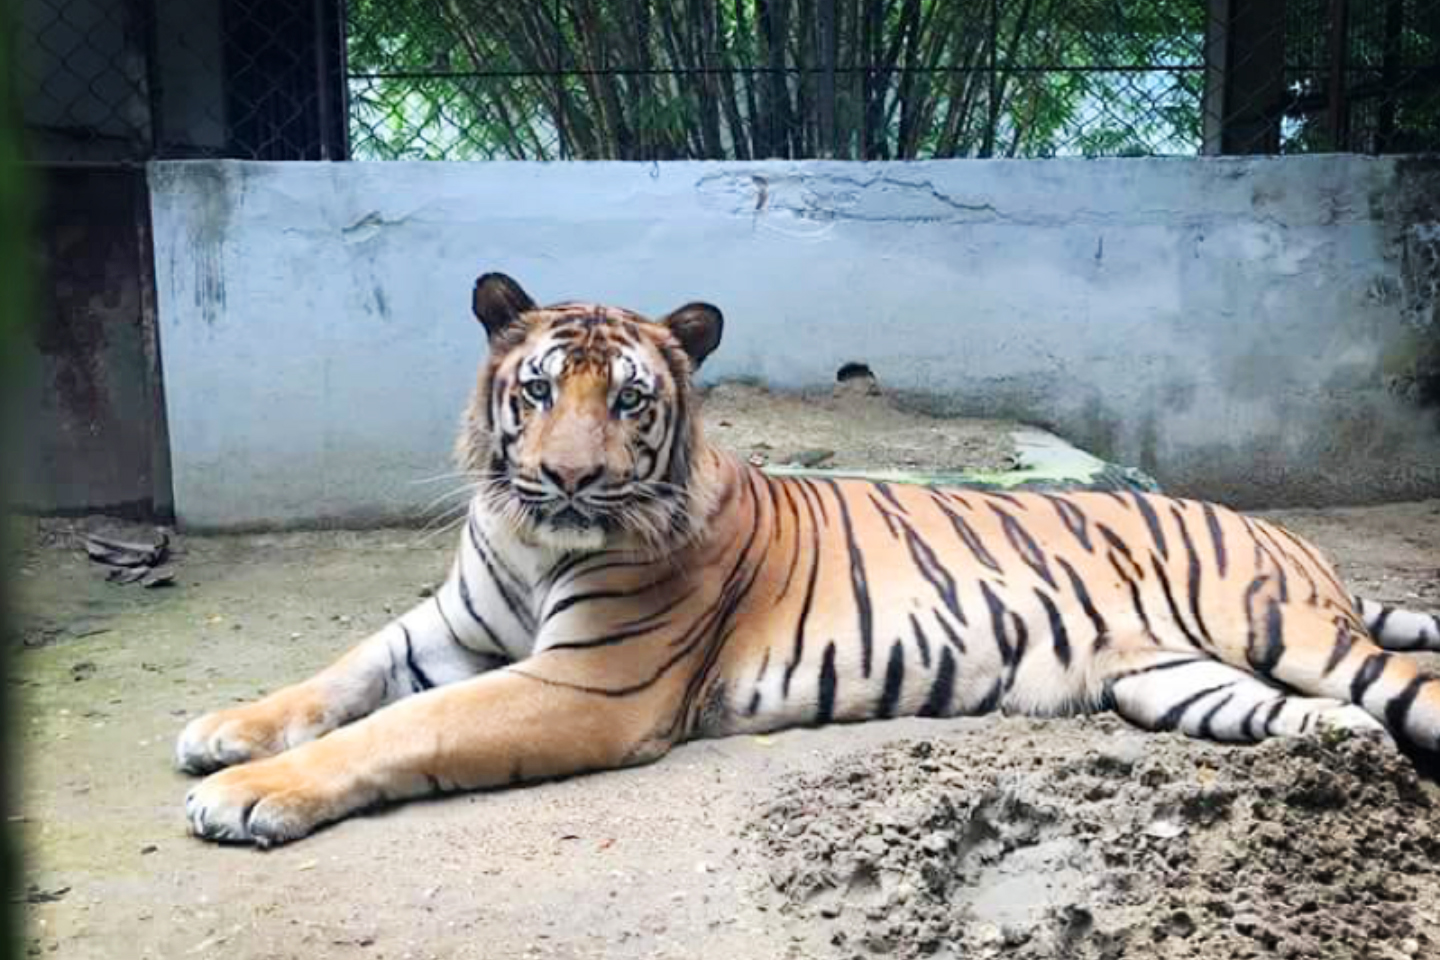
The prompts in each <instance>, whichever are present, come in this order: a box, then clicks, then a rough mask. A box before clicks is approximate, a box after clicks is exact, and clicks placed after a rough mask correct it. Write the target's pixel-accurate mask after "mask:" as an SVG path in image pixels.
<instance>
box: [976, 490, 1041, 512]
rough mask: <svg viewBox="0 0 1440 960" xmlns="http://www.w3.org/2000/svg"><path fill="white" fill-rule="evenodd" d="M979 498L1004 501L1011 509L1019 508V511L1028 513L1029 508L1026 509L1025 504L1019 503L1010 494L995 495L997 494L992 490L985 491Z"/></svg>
mask: <svg viewBox="0 0 1440 960" xmlns="http://www.w3.org/2000/svg"><path fill="white" fill-rule="evenodd" d="M981 496H983V497H994V498H995V499H996V500H1004V501H1005V502H1006V503H1008V504H1010V505H1011V506H1012V507H1019V508H1020V509H1021V510H1024V511H1026V512H1029V510H1030V508H1029V507H1027V506H1025V504H1024V503H1023V502H1021V501H1020V500H1019V499H1018V498H1016V497H1012V496H1011V495H1010V494H1008V493H997V492H996V491H994V490H986V491H985V492H984V493H982V494H981Z"/></svg>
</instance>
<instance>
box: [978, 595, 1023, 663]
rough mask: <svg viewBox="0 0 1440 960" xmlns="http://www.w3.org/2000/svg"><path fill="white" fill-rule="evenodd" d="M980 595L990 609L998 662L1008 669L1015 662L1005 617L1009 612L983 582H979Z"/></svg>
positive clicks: (991, 627) (1013, 649)
mask: <svg viewBox="0 0 1440 960" xmlns="http://www.w3.org/2000/svg"><path fill="white" fill-rule="evenodd" d="M980 593H981V594H982V595H983V596H984V597H985V606H987V607H989V608H990V629H991V630H992V631H993V632H994V635H995V647H996V649H998V650H999V651H1000V662H1001V663H1003V664H1004V665H1005V666H1006V667H1009V666H1011V665H1013V664H1014V662H1015V648H1014V647H1013V646H1012V645H1011V644H1010V629H1009V625H1008V618H1007V617H1006V614H1008V613H1009V612H1010V610H1009V608H1007V607H1006V606H1005V604H1004V602H1003V601H1002V600H1001V599H1000V598H999V597H998V596H996V595H995V591H993V590H991V589H990V584H988V583H986V582H985V581H984V580H981V581H980Z"/></svg>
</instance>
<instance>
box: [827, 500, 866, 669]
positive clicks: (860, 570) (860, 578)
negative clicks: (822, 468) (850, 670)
mask: <svg viewBox="0 0 1440 960" xmlns="http://www.w3.org/2000/svg"><path fill="white" fill-rule="evenodd" d="M822 482H823V483H825V484H826V485H827V486H829V487H830V492H831V493H832V494H834V496H835V502H836V503H837V504H839V506H840V522H841V524H842V526H843V527H844V529H845V547H846V549H847V550H848V551H849V554H850V589H851V592H852V593H853V594H854V596H855V618H856V621H857V626H858V627H859V629H860V672H861V674H862V675H863V676H866V677H868V676H870V670H871V667H872V661H873V660H874V659H875V651H874V647H875V637H874V634H873V627H874V622H873V621H874V615H873V613H872V611H871V609H870V587H869V584H868V583H867V582H866V579H865V554H864V553H863V552H862V551H861V550H860V544H858V543H857V542H856V541H855V528H854V527H853V526H852V525H851V522H850V507H849V505H848V504H847V503H846V502H845V495H844V494H843V493H842V492H841V490H840V485H839V484H837V483H836V482H835V481H834V480H830V479H826V480H823V481H822Z"/></svg>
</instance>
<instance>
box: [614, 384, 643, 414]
mask: <svg viewBox="0 0 1440 960" xmlns="http://www.w3.org/2000/svg"><path fill="white" fill-rule="evenodd" d="M644 402H645V395H644V394H643V393H641V392H640V391H639V390H636V389H635V388H634V387H626V388H625V389H624V390H621V391H620V393H619V394H618V395H617V396H616V397H615V409H617V410H619V411H620V412H621V413H629V412H631V411H633V410H638V409H640V405H641V404H643V403H644Z"/></svg>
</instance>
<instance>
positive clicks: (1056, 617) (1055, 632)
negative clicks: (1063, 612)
mask: <svg viewBox="0 0 1440 960" xmlns="http://www.w3.org/2000/svg"><path fill="white" fill-rule="evenodd" d="M1035 596H1037V597H1039V598H1040V605H1041V606H1042V607H1044V608H1045V616H1046V617H1048V618H1049V620H1050V643H1051V645H1052V646H1053V647H1054V649H1055V659H1056V660H1059V661H1060V666H1062V667H1065V668H1067V669H1068V668H1069V666H1070V656H1071V654H1070V635H1069V633H1067V632H1066V630H1065V618H1064V617H1062V616H1060V611H1059V610H1058V609H1057V608H1056V606H1055V602H1054V601H1053V600H1051V599H1050V596H1049V595H1048V594H1047V593H1045V591H1043V590H1041V589H1040V588H1039V587H1036V588H1035Z"/></svg>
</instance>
